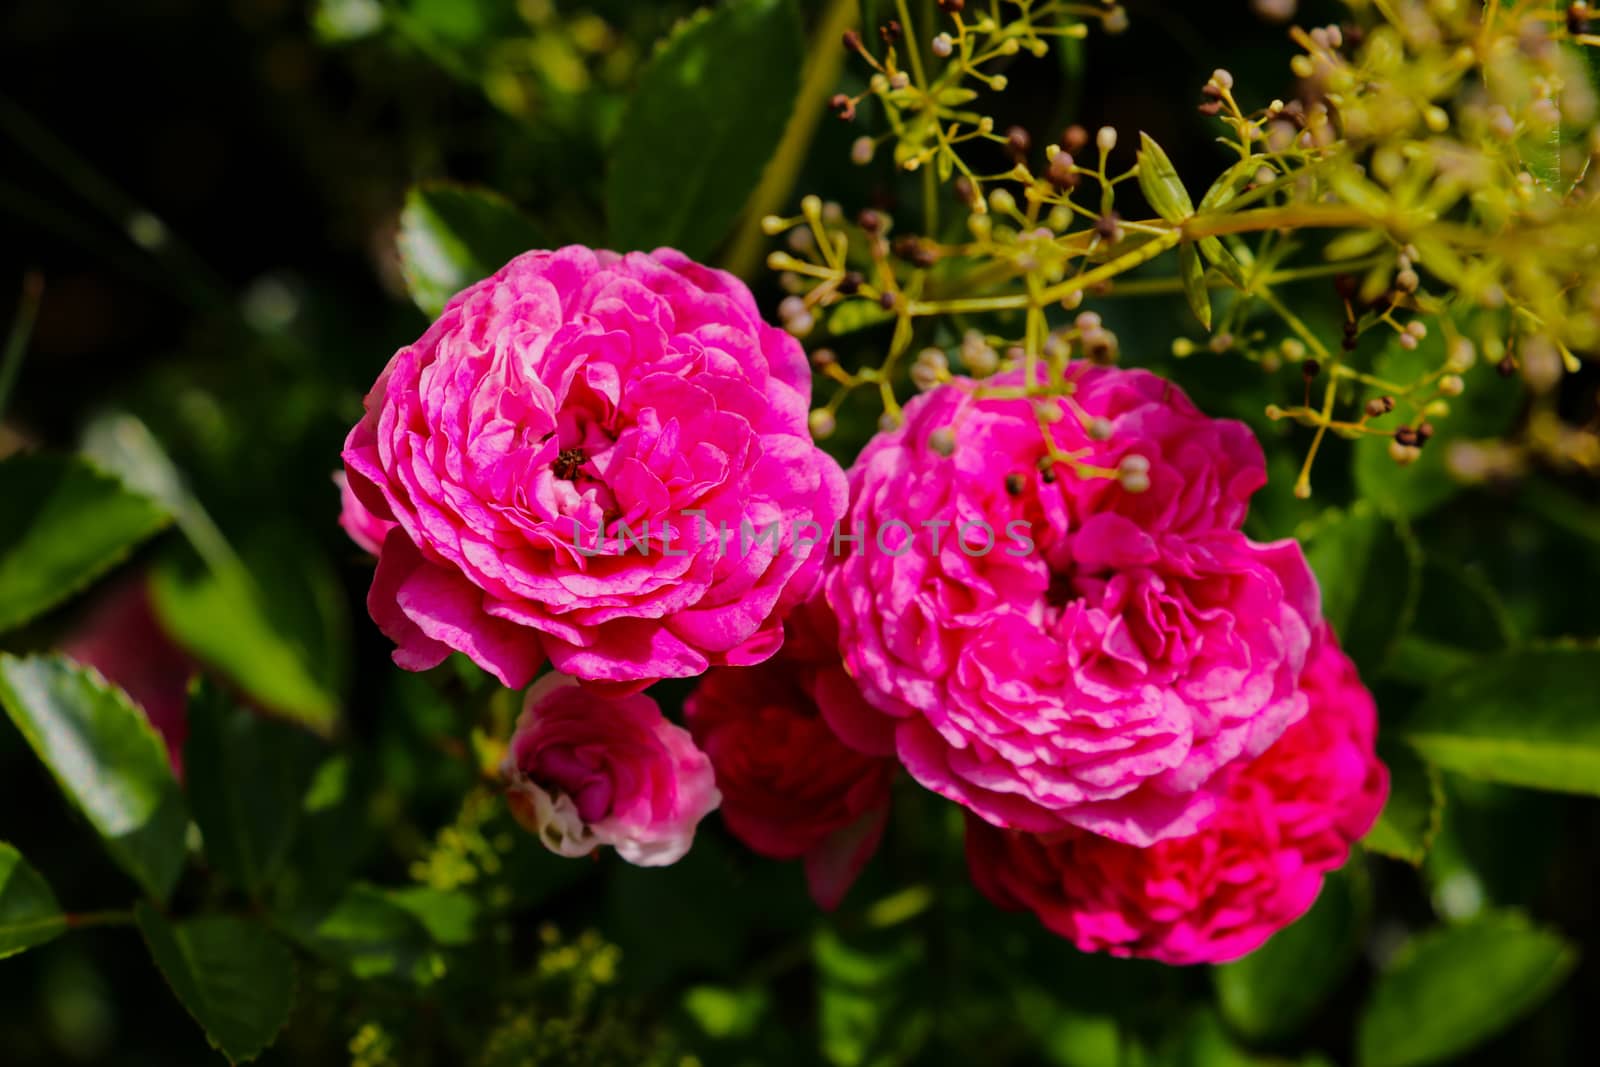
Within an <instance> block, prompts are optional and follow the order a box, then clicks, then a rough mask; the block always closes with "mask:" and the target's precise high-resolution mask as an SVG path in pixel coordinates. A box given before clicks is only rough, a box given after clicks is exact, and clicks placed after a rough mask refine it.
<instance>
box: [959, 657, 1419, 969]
mask: <svg viewBox="0 0 1600 1067" xmlns="http://www.w3.org/2000/svg"><path fill="white" fill-rule="evenodd" d="M1301 687H1302V688H1303V689H1304V691H1305V693H1306V695H1307V696H1308V697H1309V699H1310V710H1309V711H1308V712H1307V713H1306V716H1305V718H1303V719H1302V720H1300V721H1299V722H1298V723H1296V724H1295V725H1293V726H1291V727H1290V728H1289V730H1288V731H1287V732H1286V733H1285V734H1284V735H1283V737H1281V738H1280V739H1279V740H1278V742H1277V743H1276V744H1274V745H1273V746H1272V747H1271V748H1269V749H1267V751H1266V752H1265V753H1263V754H1262V755H1261V756H1260V757H1259V758H1257V759H1256V760H1255V761H1254V762H1252V763H1249V764H1247V765H1244V766H1242V767H1239V768H1237V769H1236V770H1235V771H1234V772H1233V773H1232V775H1231V782H1230V784H1229V788H1228V792H1227V797H1226V799H1225V800H1224V801H1223V802H1222V804H1221V806H1220V807H1219V808H1218V809H1217V811H1216V812H1215V813H1214V814H1213V815H1212V816H1211V817H1210V819H1209V820H1208V821H1207V822H1206V824H1205V826H1204V827H1202V828H1201V830H1200V831H1199V832H1197V833H1195V834H1193V835H1191V836H1189V837H1182V838H1177V839H1175V840H1169V841H1162V842H1161V843H1159V844H1156V845H1153V846H1151V847H1150V848H1143V849H1141V848H1134V847H1132V846H1129V845H1124V844H1119V843H1117V842H1115V841H1111V840H1108V839H1106V838H1104V837H1098V836H1096V835H1094V834H1090V833H1085V832H1084V831H1082V830H1066V831H1062V832H1060V833H1058V834H1054V835H1049V836H1044V837H1040V836H1034V835H1030V834H1024V833H1019V832H1017V831H1014V830H1000V829H996V828H995V827H993V826H990V825H989V824H987V823H985V822H983V821H982V820H980V819H974V818H970V817H969V818H968V820H967V861H968V866H969V867H970V868H971V871H972V877H973V880H974V881H975V882H976V883H977V885H978V888H979V889H981V890H982V891H983V893H984V894H985V895H986V896H988V897H989V898H990V899H991V900H993V901H994V902H995V903H997V904H999V905H1000V906H1002V907H1006V908H1027V909H1029V910H1031V911H1033V912H1034V914H1036V915H1037V916H1038V917H1039V919H1040V921H1041V922H1043V923H1044V925H1045V926H1047V927H1049V928H1050V929H1051V930H1053V931H1055V932H1056V933H1058V934H1060V935H1061V936H1063V937H1065V938H1067V939H1068V940H1070V941H1072V942H1073V943H1074V944H1075V945H1077V946H1078V947H1079V948H1081V949H1083V950H1084V951H1086V952H1109V953H1111V954H1112V955H1115V956H1146V957H1150V958H1153V959H1158V960H1163V961H1165V962H1167V963H1176V964H1184V963H1222V962H1225V961H1227V960H1232V959H1237V958H1238V957H1240V956H1243V955H1245V954H1246V953H1248V952H1251V951H1253V950H1254V949H1255V948H1257V947H1258V946H1260V945H1261V943H1262V942H1263V941H1265V940H1266V939H1267V938H1268V937H1270V936H1272V934H1274V933H1276V932H1277V931H1278V930H1280V929H1282V928H1283V927H1285V926H1287V925H1288V924H1290V923H1292V922H1294V920H1296V919H1297V918H1299V917H1300V916H1301V915H1303V914H1304V913H1305V912H1306V910H1307V909H1308V908H1310V907H1311V904H1312V902H1313V901H1314V900H1316V897H1317V893H1318V891H1319V890H1320V889H1321V888H1322V879H1323V876H1324V875H1325V874H1326V873H1327V872H1328V871H1331V870H1335V869H1337V868H1338V867H1341V866H1343V865H1344V862H1345V860H1346V858H1347V857H1348V856H1349V852H1350V846H1351V844H1352V843H1353V842H1355V841H1356V840H1358V839H1359V838H1360V837H1361V836H1362V835H1363V834H1365V833H1366V832H1367V831H1368V830H1369V829H1371V828H1372V824H1373V822H1374V821H1375V820H1376V819H1377V817H1378V813H1379V811H1381V810H1382V808H1383V804H1384V799H1385V798H1386V796H1387V795H1388V791H1389V774H1388V771H1387V769H1386V768H1385V767H1384V766H1383V764H1382V763H1380V762H1378V759H1377V757H1376V756H1375V755H1374V752H1373V743H1374V736H1375V734H1376V731H1377V712H1376V709H1375V708H1374V706H1373V702H1372V696H1371V694H1369V693H1368V692H1367V690H1366V688H1365V687H1364V686H1363V685H1362V684H1361V679H1360V678H1359V677H1358V676H1357V674H1356V669H1355V665H1354V664H1352V663H1351V662H1350V660H1349V658H1348V657H1346V656H1345V654H1344V653H1343V652H1341V651H1339V648H1338V645H1337V644H1336V643H1334V641H1333V640H1332V637H1331V635H1329V636H1328V637H1327V638H1326V639H1325V640H1323V641H1321V642H1320V643H1319V645H1318V646H1317V648H1316V649H1315V650H1314V651H1313V652H1312V655H1311V660H1310V662H1309V663H1308V664H1307V666H1306V672H1305V677H1304V678H1303V679H1302V681H1301Z"/></svg>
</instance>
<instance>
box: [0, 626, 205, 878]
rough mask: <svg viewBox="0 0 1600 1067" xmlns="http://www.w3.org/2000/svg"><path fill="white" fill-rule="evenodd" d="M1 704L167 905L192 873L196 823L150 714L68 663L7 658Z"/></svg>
mask: <svg viewBox="0 0 1600 1067" xmlns="http://www.w3.org/2000/svg"><path fill="white" fill-rule="evenodd" d="M0 704H4V705H5V709H6V713H7V714H8V715H10V716H11V721H12V722H13V723H15V724H16V726H17V729H18V730H20V731H22V736H23V737H24V738H26V739H27V741H28V744H29V745H30V746H31V747H32V748H33V751H34V753H35V754H36V755H37V756H38V757H39V759H40V760H41V761H43V763H44V765H45V766H46V767H48V768H49V769H50V773H51V774H53V775H54V776H55V779H56V781H57V783H59V784H60V786H61V790H62V792H64V793H65V794H66V795H67V797H68V798H69V799H70V800H71V801H72V802H73V804H75V805H76V806H77V807H78V809H79V810H80V811H82V812H83V814H84V816H85V817H86V818H87V819H88V820H89V823H90V824H91V825H92V826H93V827H94V828H95V830H97V831H98V832H99V834H100V837H101V840H103V841H104V842H105V844H106V848H107V849H108V850H109V851H110V853H111V856H112V858H113V859H115V860H116V861H117V863H118V864H120V865H121V867H122V869H123V870H125V871H127V872H128V874H130V875H132V876H133V878H134V880H135V881H137V882H138V883H139V885H140V886H142V887H143V888H144V890H145V891H146V892H147V893H149V894H150V895H151V896H153V897H155V898H157V899H161V900H164V899H166V897H167V895H168V894H169V893H171V892H172V887H173V885H174V884H176V882H177V880H178V874H179V873H180V872H181V871H182V869H183V857H184V835H185V833H187V831H188V827H189V816H188V813H187V812H186V811H185V810H184V804H183V794H182V792H181V791H180V790H179V789H178V782H177V779H176V778H174V777H173V774H172V767H171V766H170V765H169V764H168V763H167V750H166V747H165V746H164V745H163V744H162V743H161V739H160V738H159V737H157V736H156V732H155V730H153V729H152V728H151V726H150V723H149V722H148V721H146V719H145V717H144V713H143V712H141V711H140V710H139V709H138V708H136V707H134V705H133V704H132V702H130V701H129V700H128V698H127V696H126V695H125V694H123V692H122V691H121V690H120V689H115V688H112V687H111V686H109V685H107V684H106V682H105V681H104V680H103V679H102V678H101V677H100V676H99V675H98V674H96V673H94V672H92V671H89V670H86V669H85V668H83V667H79V666H78V665H77V664H75V663H73V662H71V661H70V660H68V659H66V658H64V657H61V656H30V657H28V658H26V659H18V658H16V657H15V656H0Z"/></svg>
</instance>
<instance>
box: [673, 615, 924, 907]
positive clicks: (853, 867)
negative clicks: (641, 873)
mask: <svg viewBox="0 0 1600 1067" xmlns="http://www.w3.org/2000/svg"><path fill="white" fill-rule="evenodd" d="M785 630H786V633H787V637H786V639H785V641H784V646H783V650H782V651H781V652H779V653H778V655H777V656H775V657H774V658H772V659H770V660H768V661H767V662H765V663H763V664H760V665H759V666H755V667H722V668H718V669H715V670H713V671H711V672H710V673H709V674H707V675H706V676H705V677H704V678H703V679H702V680H701V682H700V685H699V687H698V688H697V689H696V690H695V691H694V693H693V695H691V696H690V697H689V699H688V701H687V703H686V704H685V705H684V716H685V718H686V719H687V720H688V723H689V729H690V730H691V731H692V732H693V734H694V737H695V740H696V741H698V742H699V744H700V747H701V748H703V749H704V750H705V752H706V754H707V755H708V756H710V757H711V764H712V766H713V767H714V768H715V769H716V774H717V785H718V787H719V788H720V789H721V791H722V820H723V822H725V823H727V825H728V829H729V830H730V831H732V832H733V835H734V836H735V837H737V838H738V839H739V840H740V841H743V842H744V843H745V844H746V845H748V846H749V847H750V848H751V849H752V850H753V851H755V852H758V853H760V854H761V855H763V856H768V857H771V858H773V859H797V858H800V857H804V859H805V870H806V881H807V883H808V885H809V886H810V888H811V896H812V898H813V899H814V900H816V902H817V903H818V904H819V905H820V906H821V907H823V908H827V909H830V910H831V909H833V908H835V907H837V906H838V904H839V901H841V900H842V899H844V894H845V892H846V891H847V890H848V889H849V888H850V885H851V883H852V882H854V881H855V878H856V875H858V874H859V873H860V871H861V868H862V867H863V866H865V865H866V862H867V860H868V859H870V858H871V857H872V854H873V853H874V852H875V851H877V848H878V843H879V841H880V840H881V839H882V837H883V830H884V826H885V825H886V823H887V822H888V816H889V787H890V782H891V780H892V778H893V775H894V770H895V767H896V764H895V761H894V760H892V759H886V758H883V757H877V756H867V755H863V754H861V753H859V752H857V751H855V750H854V749H852V748H850V747H848V746H847V745H845V744H844V743H843V742H842V741H840V740H839V738H838V737H836V736H835V735H834V732H833V730H832V728H830V726H829V725H828V723H829V721H831V720H833V719H835V718H839V717H841V716H843V717H845V718H846V719H847V721H856V720H859V719H861V718H862V717H863V712H862V709H861V708H859V707H851V705H860V703H861V695H860V693H859V692H858V691H857V690H856V687H855V683H853V682H852V681H851V680H850V677H849V675H847V674H846V673H845V671H844V666H843V664H841V663H840V661H839V652H838V645H837V639H836V636H835V633H834V623H833V620H832V618H831V616H830V615H829V613H828V610H827V606H826V605H825V604H823V603H821V601H820V600H814V601H812V602H810V603H808V604H806V605H804V606H802V607H801V608H800V609H799V610H797V611H795V612H794V613H793V614H791V615H790V616H789V621H788V623H787V624H786V626H785Z"/></svg>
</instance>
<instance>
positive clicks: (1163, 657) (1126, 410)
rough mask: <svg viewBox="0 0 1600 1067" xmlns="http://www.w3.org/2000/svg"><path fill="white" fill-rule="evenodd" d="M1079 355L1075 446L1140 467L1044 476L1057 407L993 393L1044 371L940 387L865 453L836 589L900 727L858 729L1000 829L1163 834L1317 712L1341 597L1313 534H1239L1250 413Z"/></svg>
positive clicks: (1211, 801) (844, 628) (1122, 836)
mask: <svg viewBox="0 0 1600 1067" xmlns="http://www.w3.org/2000/svg"><path fill="white" fill-rule="evenodd" d="M1068 373H1069V374H1070V375H1071V379H1072V384H1073V388H1074V391H1073V393H1072V395H1071V396H1070V398H1068V399H1066V400H1062V401H1058V402H1055V403H1057V405H1058V407H1059V411H1060V415H1061V417H1060V419H1058V420H1057V421H1055V422H1054V423H1052V424H1050V428H1049V432H1050V434H1051V435H1052V437H1053V439H1054V442H1055V445H1056V447H1057V449H1059V450H1060V452H1063V453H1068V454H1073V455H1076V456H1078V457H1079V458H1080V460H1081V462H1083V463H1084V464H1087V465H1090V466H1094V467H1098V468H1105V469H1121V470H1123V471H1125V472H1128V474H1129V476H1128V477H1124V478H1121V479H1118V478H1104V477H1094V476H1092V475H1090V474H1083V473H1078V472H1075V471H1073V470H1072V469H1071V468H1070V467H1068V466H1067V465H1066V464H1064V463H1057V464H1056V465H1055V466H1054V467H1052V468H1050V469H1049V470H1048V471H1045V470H1042V469H1041V466H1040V463H1041V460H1043V459H1045V457H1046V451H1045V441H1044V438H1043V435H1042V434H1041V432H1040V428H1039V420H1038V418H1037V417H1036V414H1035V412H1034V410H1033V406H1032V405H1033V403H1034V402H1033V401H1030V400H1026V399H1006V398H997V397H993V396H989V397H980V396H979V395H978V390H979V389H980V388H984V389H988V388H993V387H1001V388H1004V387H1008V386H1010V387H1014V386H1017V385H1020V384H1021V377H1020V374H1009V375H1002V376H1000V377H998V378H995V379H991V380H989V381H988V382H986V383H984V385H983V386H981V387H980V386H979V385H978V383H975V382H972V381H970V380H965V379H963V380H958V381H956V382H953V383H951V384H948V385H945V386H942V387H940V388H938V389H936V390H934V391H932V392H929V393H927V394H924V395H923V396H920V397H918V398H917V399H915V400H913V401H912V402H911V403H910V404H909V405H907V407H906V411H905V420H904V423H903V424H902V426H901V427H900V428H898V429H896V430H894V431H892V432H889V433H883V434H879V435H878V436H877V437H876V438H874V439H873V441H872V442H871V443H870V444H869V445H868V446H867V447H866V449H865V450H864V451H863V452H862V454H861V457H860V459H859V460H858V461H857V463H856V465H855V466H854V468H852V470H851V473H850V486H851V510H850V512H849V514H848V516H847V518H846V520H845V525H846V526H848V527H851V529H848V530H846V531H845V532H846V533H850V534H856V533H859V534H860V536H861V542H860V543H859V544H843V545H842V547H845V548H847V549H848V551H847V552H845V553H843V554H841V555H840V556H838V557H836V558H833V559H830V561H829V566H828V572H827V575H826V579H825V586H826V595H827V599H828V602H829V604H830V605H831V606H832V608H833V610H834V612H835V614H836V615H837V617H838V620H839V628H840V647H841V649H842V651H843V653H844V658H845V663H846V666H847V667H848V668H849V670H850V673H851V675H852V676H853V677H854V678H855V679H856V681H857V682H858V683H859V684H860V686H861V690H862V692H863V694H864V695H865V696H866V699H867V701H868V702H869V703H870V704H871V705H872V706H873V708H875V709H876V710H875V712H874V713H873V714H874V715H875V716H877V718H878V719H879V722H878V723H877V724H876V726H868V725H867V724H859V726H858V727H857V728H853V729H841V730H840V733H841V736H845V737H846V738H851V739H856V740H852V743H858V741H859V738H860V737H861V736H863V735H866V734H869V733H870V732H872V731H873V730H877V731H878V735H879V736H884V735H889V736H892V739H893V740H892V745H893V751H895V752H896V753H897V754H898V755H899V757H900V759H901V761H902V762H903V763H904V764H905V766H906V768H907V769H908V770H909V771H910V772H911V774H912V775H913V776H914V777H915V778H916V779H917V780H918V781H919V782H921V783H922V784H923V785H925V786H927V787H928V788H930V789H932V790H934V791H936V792H938V793H940V794H942V795H944V796H946V797H949V798H950V799H952V800H955V801H957V802H959V803H961V804H964V805H966V806H967V807H968V808H970V809H971V810H972V811H974V812H976V813H977V814H978V815H980V816H982V817H983V818H984V819H987V820H988V821H990V822H992V823H994V824H995V825H997V826H1002V827H1015V828H1018V829H1023V830H1028V831H1033V832H1049V831H1052V830H1060V829H1063V828H1066V827H1071V826H1077V827H1082V828H1084V829H1087V830H1092V831H1094V832H1095V833H1099V834H1104V835H1106V836H1107V837H1111V838H1115V839H1117V840H1120V841H1126V842H1128V843H1130V844H1134V845H1141V846H1142V845H1149V844H1151V843H1153V842H1155V841H1159V840H1161V839H1163V838H1167V837H1174V836H1181V835H1184V834H1188V833H1192V832H1194V830H1195V829H1196V828H1197V827H1198V826H1199V824H1200V822H1201V820H1203V819H1204V818H1205V816H1207V815H1208V814H1210V812H1211V811H1212V810H1213V809H1214V808H1215V806H1216V802H1217V798H1218V796H1219V794H1220V792H1221V790H1222V789H1223V786H1224V779H1223V778H1222V777H1219V776H1220V775H1221V772H1222V771H1224V770H1225V769H1226V768H1227V767H1228V766H1229V765H1231V764H1233V763H1235V762H1238V761H1241V760H1248V759H1250V758H1253V757H1254V756H1256V755H1259V754H1260V753H1261V752H1263V751H1265V750H1266V748H1267V746H1268V745H1270V744H1271V743H1272V742H1273V741H1275V740H1277V738H1278V737H1279V736H1280V735H1281V734H1282V733H1283V731H1284V730H1285V729H1287V728H1288V726H1289V725H1290V724H1291V723H1293V722H1294V721H1295V720H1297V719H1299V718H1300V716H1301V715H1303V714H1304V712H1305V697H1304V696H1303V695H1301V694H1300V693H1299V691H1298V688H1297V685H1296V682H1297V680H1298V678H1299V675H1300V671H1301V668H1302V667H1303V665H1304V663H1305V656H1306V652H1307V649H1308V648H1309V647H1310V642H1311V631H1310V620H1314V619H1316V618H1317V617H1318V615H1319V614H1320V610H1319V597H1318V591H1317V587H1316V582H1315V580H1314V579H1313V577H1312V575H1311V572H1310V570H1309V569H1308V568H1307V566H1306V563H1305V559H1304V557H1303V556H1302V554H1301V552H1300V548H1299V546H1298V545H1297V544H1296V543H1294V542H1293V541H1283V542H1278V543H1274V544H1266V545H1261V544H1255V543H1253V542H1251V541H1250V540H1248V539H1247V538H1246V537H1245V536H1244V535H1243V534H1242V533H1240V532H1239V531H1238V529H1237V527H1238V525H1239V523H1240V522H1242V521H1243V518H1244V515H1245V510H1246V506H1247V502H1248V499H1249V496H1250V494H1251V493H1252V492H1254V491H1255V489H1257V488H1258V487H1260V486H1261V485H1262V484H1264V482H1265V480H1266V476H1265V464H1264V461H1263V459H1262V455H1261V450H1260V447H1259V446H1258V445H1257V444H1256V442H1255V440H1254V438H1253V437H1252V436H1251V434H1250V432H1249V430H1248V429H1246V428H1245V427H1244V426H1243V425H1241V424H1239V423H1236V422H1231V421H1226V420H1218V419H1212V418H1208V417H1207V416H1205V415H1203V414H1201V413H1200V412H1199V411H1198V410H1196V408H1195V407H1194V405H1193V404H1191V403H1190V402H1189V400H1188V399H1187V398H1186V397H1185V396H1184V395H1183V393H1182V392H1181V391H1180V390H1179V389H1177V388H1176V387H1175V386H1173V385H1172V384H1170V383H1169V382H1166V381H1163V380H1162V379H1160V378H1157V377H1155V376H1154V375H1151V374H1149V373H1146V372H1144V371H1122V370H1114V369H1105V368H1096V367H1089V366H1086V365H1074V366H1073V367H1072V368H1071V369H1070V370H1069V372H1068ZM1141 482H1144V483H1147V484H1145V485H1141V484H1139V483H1141ZM1141 489H1142V491H1138V490H1141ZM868 750H869V751H873V750H872V749H868Z"/></svg>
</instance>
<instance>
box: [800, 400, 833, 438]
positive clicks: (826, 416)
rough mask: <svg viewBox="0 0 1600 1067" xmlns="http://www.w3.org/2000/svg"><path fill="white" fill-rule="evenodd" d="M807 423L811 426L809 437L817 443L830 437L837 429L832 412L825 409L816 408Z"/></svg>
mask: <svg viewBox="0 0 1600 1067" xmlns="http://www.w3.org/2000/svg"><path fill="white" fill-rule="evenodd" d="M807 421H808V422H810V424H811V436H812V437H815V438H816V439H817V440H819V441H822V440H825V439H827V438H829V437H832V436H833V431H834V430H836V429H838V428H839V424H838V422H837V421H835V419H834V417H833V412H831V411H829V410H827V409H826V408H818V409H817V410H815V411H813V412H812V413H811V416H810V418H809V419H808V420H807Z"/></svg>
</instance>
